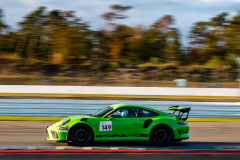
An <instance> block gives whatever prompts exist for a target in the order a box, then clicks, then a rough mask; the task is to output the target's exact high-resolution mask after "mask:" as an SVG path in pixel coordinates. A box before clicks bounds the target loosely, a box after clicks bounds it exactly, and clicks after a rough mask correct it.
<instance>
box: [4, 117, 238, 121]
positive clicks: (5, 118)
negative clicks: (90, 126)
mask: <svg viewBox="0 0 240 160" xmlns="http://www.w3.org/2000/svg"><path fill="white" fill-rule="evenodd" d="M61 119H63V117H28V116H0V121H60V120H61ZM187 121H188V122H240V118H188V120H187Z"/></svg>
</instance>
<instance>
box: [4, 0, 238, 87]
mask: <svg viewBox="0 0 240 160" xmlns="http://www.w3.org/2000/svg"><path fill="white" fill-rule="evenodd" d="M5 3H6V2H5ZM150 3H151V2H150ZM206 4H207V2H206ZM136 5H137V4H136ZM6 6H7V5H6ZM0 7H1V6H0ZM105 7H106V6H105ZM107 7H108V8H107V9H106V11H105V12H104V11H103V12H102V13H101V14H99V15H97V16H98V19H102V21H101V23H102V24H101V27H99V29H93V28H94V27H91V26H90V22H88V21H85V20H83V19H82V18H81V17H79V16H77V14H76V13H77V12H78V11H72V10H60V9H52V10H51V9H50V10H49V9H48V8H47V7H44V6H40V7H37V8H34V7H32V9H31V11H30V12H28V13H27V14H26V15H24V17H21V21H19V22H15V23H16V24H17V26H10V25H8V24H7V23H6V21H7V17H8V16H7V15H6V17H5V12H4V8H2V7H1V9H0V85H28V84H29V85H79V86H86V85H87V86H89V85H91V86H156V87H174V86H182V87H213V88H223V87H225V88H237V87H238V71H239V69H238V65H237V63H236V62H235V61H234V58H233V55H235V56H237V55H239V54H240V52H239V49H240V48H239V46H240V45H239V44H240V39H239V37H240V13H238V12H236V13H235V14H234V15H233V14H232V12H231V13H227V12H220V11H219V13H218V14H217V15H214V14H213V15H211V14H208V18H207V19H206V21H198V19H201V18H199V17H192V18H193V19H194V23H191V25H190V26H187V27H188V28H189V29H188V31H187V32H186V31H185V30H184V32H183V34H180V33H181V30H180V28H178V27H177V26H176V21H177V18H175V17H174V15H170V14H163V15H160V16H159V18H157V19H155V20H154V21H152V22H151V24H150V25H147V24H148V23H147V24H144V17H143V19H142V22H141V23H142V24H141V25H135V26H133V25H132V23H131V25H127V24H123V22H124V21H126V20H129V19H131V18H133V19H134V18H136V17H130V16H128V13H129V12H130V11H132V10H134V9H136V8H135V6H128V5H126V6H125V5H120V4H112V5H109V6H107ZM6 8H7V7H6ZM51 8H52V7H51ZM7 9H8V8H7ZM101 11H102V10H101ZM25 12H26V11H25ZM150 13H151V12H150ZM208 13H209V12H208ZM11 14H12V13H11ZM89 14H90V13H89ZM15 16H16V15H15ZM149 16H150V15H149ZM193 16H194V15H193ZM199 16H201V13H199ZM205 17H206V16H205ZM10 18H11V20H12V19H13V18H12V16H11V17H10ZM138 18H139V17H138ZM189 21H191V22H192V21H193V20H192V19H191V20H189ZM10 22H11V23H13V22H12V21H10ZM127 22H129V21H127ZM181 25H184V24H181ZM95 28H96V27H95ZM183 37H184V38H183ZM177 79H183V81H182V82H184V84H183V85H181V84H180V85H179V83H178V80H177Z"/></svg>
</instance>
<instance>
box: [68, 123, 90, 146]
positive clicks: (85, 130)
mask: <svg viewBox="0 0 240 160" xmlns="http://www.w3.org/2000/svg"><path fill="white" fill-rule="evenodd" d="M70 140H71V142H72V143H73V144H74V145H75V146H86V145H88V144H90V143H91V142H92V140H93V131H92V129H91V127H89V126H88V125H84V124H79V125H76V126H73V128H72V129H71V131H70Z"/></svg>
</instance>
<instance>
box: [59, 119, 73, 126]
mask: <svg viewBox="0 0 240 160" xmlns="http://www.w3.org/2000/svg"><path fill="white" fill-rule="evenodd" d="M70 120H71V119H68V120H66V121H63V122H62V124H61V125H60V126H64V125H65V124H67V123H68V122H69V121H70Z"/></svg>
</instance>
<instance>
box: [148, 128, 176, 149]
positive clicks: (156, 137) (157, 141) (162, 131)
mask: <svg viewBox="0 0 240 160" xmlns="http://www.w3.org/2000/svg"><path fill="white" fill-rule="evenodd" d="M173 136H174V135H173V132H172V129H171V128H170V127H168V126H166V125H158V126H156V127H154V128H153V129H152V131H151V134H150V141H151V142H152V143H153V144H154V145H157V146H166V145H168V144H169V143H170V142H172V140H173Z"/></svg>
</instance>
